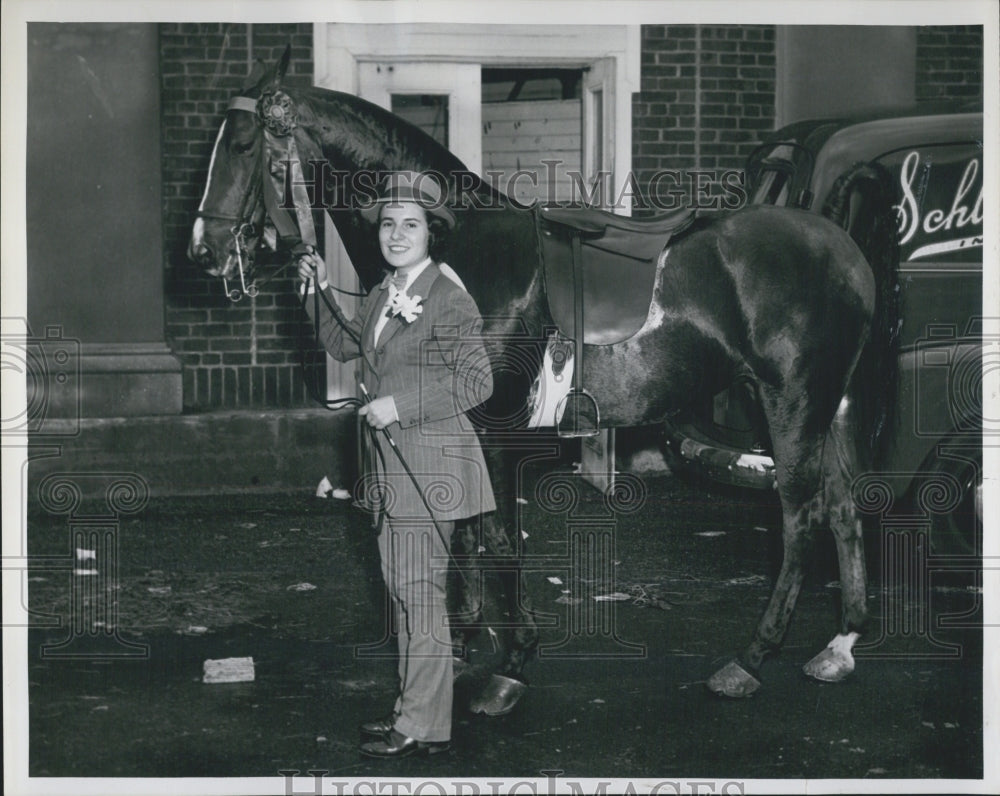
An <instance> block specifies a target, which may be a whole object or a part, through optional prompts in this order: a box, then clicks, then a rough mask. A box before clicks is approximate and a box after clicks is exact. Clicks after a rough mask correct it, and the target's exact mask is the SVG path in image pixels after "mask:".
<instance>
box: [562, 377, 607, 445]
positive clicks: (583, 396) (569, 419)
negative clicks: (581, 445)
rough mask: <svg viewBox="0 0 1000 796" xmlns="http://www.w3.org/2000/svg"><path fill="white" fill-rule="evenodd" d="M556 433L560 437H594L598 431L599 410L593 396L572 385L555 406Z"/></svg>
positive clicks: (599, 423) (599, 424) (599, 421)
mask: <svg viewBox="0 0 1000 796" xmlns="http://www.w3.org/2000/svg"><path fill="white" fill-rule="evenodd" d="M556 417H557V418H558V420H557V421H556V424H557V425H556V433H557V434H558V436H560V437H595V436H597V434H598V433H599V432H600V426H601V411H600V409H598V407H597V401H596V400H595V399H594V396H593V395H591V394H590V393H589V392H587V391H586V390H585V389H583V388H582V387H581V388H577V387H574V388H573V389H572V390H570V391H569V392H568V393H567V394H566V395H565V396H564V397H563V399H562V400H561V401H560V402H559V404H558V405H557V406H556Z"/></svg>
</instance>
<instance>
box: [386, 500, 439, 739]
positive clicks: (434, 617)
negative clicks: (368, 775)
mask: <svg viewBox="0 0 1000 796" xmlns="http://www.w3.org/2000/svg"><path fill="white" fill-rule="evenodd" d="M438 527H439V528H440V531H441V532H440V533H439V532H438V528H435V526H434V523H433V522H431V521H430V520H429V519H427V518H424V519H421V518H406V519H402V518H395V517H391V516H386V517H384V521H383V523H382V531H381V533H380V534H379V537H378V545H379V554H380V556H381V559H382V575H383V577H384V578H385V583H386V586H387V587H388V589H389V595H390V597H391V598H392V607H393V611H394V613H395V619H396V628H397V630H398V634H399V635H398V643H399V696H398V698H397V699H396V706H395V712H396V714H397V715H398V718H397V719H396V723H395V729H396V731H397V732H400V733H402V734H403V735H407V736H409V737H411V738H416V739H417V740H420V741H449V740H451V710H452V688H453V682H452V648H451V632H450V630H449V628H448V612H447V604H446V599H445V595H446V585H447V577H448V547H446V544H447V545H450V544H451V536H452V533H453V531H454V528H455V523H454V522H449V521H439V522H438ZM442 536H443V537H444V539H442V538H441V537H442Z"/></svg>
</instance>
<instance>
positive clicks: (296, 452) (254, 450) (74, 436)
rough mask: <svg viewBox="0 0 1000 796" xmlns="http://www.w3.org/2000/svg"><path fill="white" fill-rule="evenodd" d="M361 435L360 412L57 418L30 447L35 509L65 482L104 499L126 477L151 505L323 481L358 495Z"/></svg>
mask: <svg viewBox="0 0 1000 796" xmlns="http://www.w3.org/2000/svg"><path fill="white" fill-rule="evenodd" d="M60 424H62V425H64V426H65V428H64V429H62V431H64V433H65V435H64V436H60V430H61V427H60ZM356 429H357V425H356V415H355V413H354V412H353V411H352V410H343V411H338V412H329V411H326V410H323V409H296V410H292V409H290V410H274V411H242V412H232V411H230V412H211V413H205V414H195V415H174V416H147V417H118V418H99V419H95V418H83V419H80V420H69V419H67V420H62V421H60V420H55V419H52V420H49V421H47V423H46V433H45V434H44V435H36V436H32V437H30V439H29V446H28V451H29V453H28V457H29V461H28V464H27V487H28V490H27V496H28V501H29V503H33V502H37V500H38V492H39V485H40V484H41V483H42V481H43V480H44V479H45V478H46V477H48V476H51V475H53V474H55V473H61V474H66V476H67V477H68V480H71V481H72V482H73V483H74V484H76V485H77V488H78V489H80V490H81V492H82V493H83V496H84V497H103V496H104V490H105V489H107V483H108V482H109V480H113V478H114V477H115V476H121V475H129V476H133V478H131V479H130V480H132V481H135V480H136V478H138V479H139V482H140V483H144V484H145V485H146V486H147V487H148V492H149V495H150V496H151V497H164V496H180V495H204V494H221V493H227V492H287V491H298V490H303V491H310V492H311V491H313V490H315V488H316V485H317V484H318V483H319V482H320V480H322V478H323V476H326V477H328V478H329V479H330V481H331V483H332V484H333V486H334V487H339V486H343V487H345V488H350V486H351V484H353V482H354V479H355V477H356V476H355V472H356V461H357V442H356V439H357V433H356ZM22 477H24V476H23V475H22Z"/></svg>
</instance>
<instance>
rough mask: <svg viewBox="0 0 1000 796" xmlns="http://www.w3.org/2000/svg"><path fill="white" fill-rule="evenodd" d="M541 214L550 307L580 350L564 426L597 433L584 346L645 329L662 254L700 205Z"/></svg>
mask: <svg viewBox="0 0 1000 796" xmlns="http://www.w3.org/2000/svg"><path fill="white" fill-rule="evenodd" d="M537 218H538V227H539V230H538V233H539V234H538V237H539V240H540V241H541V255H542V272H543V275H544V278H545V295H546V296H547V299H548V304H549V312H550V314H551V315H552V320H553V321H555V324H556V326H557V327H558V329H559V331H560V332H561V333H562V335H563V336H564V337H568V338H571V339H572V340H573V342H574V349H575V355H574V359H575V362H576V366H575V367H574V369H573V388H572V390H571V391H570V393H569V394H568V395H567V396H566V398H565V399H564V400H565V401H566V404H565V408H564V410H563V411H562V413H561V420H559V422H558V430H559V434H560V435H562V436H591V435H593V434H596V433H597V431H598V427H599V425H600V411H599V408H598V406H597V402H596V401H595V399H594V398H593V397H592V396H591V395H590V393H588V392H587V391H586V390H585V389H583V378H584V375H583V345H584V344H585V343H586V344H588V345H613V344H615V343H621V342H623V341H625V340H628V339H629V338H630V337H632V336H633V335H635V334H636V332H638V331H639V329H641V328H642V325H643V324H644V323H645V321H646V317H647V315H648V314H649V305H650V303H651V301H652V299H653V286H654V283H655V279H656V268H657V265H658V262H659V259H660V255H661V254H662V253H663V250H664V249H665V248H666V247H667V244H668V243H669V242H670V239H671V238H672V237H673V236H675V235H677V234H679V233H680V232H682V231H683V230H685V229H687V228H688V227H689V226H690V225H691V223H692V222H693V221H694V218H695V211H694V210H692V209H689V208H684V209H681V210H677V211H674V212H671V213H666V214H663V215H659V216H654V217H652V218H649V219H630V218H624V217H622V216H617V215H615V214H614V213H610V212H608V211H605V210H598V209H596V208H590V207H542V208H541V210H540V211H539V212H538V214H537Z"/></svg>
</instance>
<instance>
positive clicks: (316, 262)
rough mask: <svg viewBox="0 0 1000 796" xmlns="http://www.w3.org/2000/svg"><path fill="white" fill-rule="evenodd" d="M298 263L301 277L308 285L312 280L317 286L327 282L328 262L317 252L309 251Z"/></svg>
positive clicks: (314, 285)
mask: <svg viewBox="0 0 1000 796" xmlns="http://www.w3.org/2000/svg"><path fill="white" fill-rule="evenodd" d="M298 264H299V279H301V280H302V284H304V285H308V284H309V283H310V282H312V284H313V287H314V288H315V287H317V286H318V285H321V284H322V283H324V282H326V263H325V262H323V258H322V257H320V256H319V255H318V254H316V253H315V252H308V253H306V254H303V255H302V256H300V257H299V261H298Z"/></svg>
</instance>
